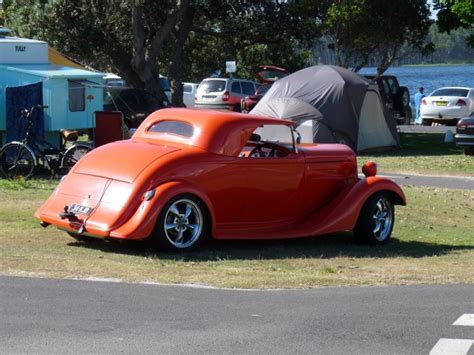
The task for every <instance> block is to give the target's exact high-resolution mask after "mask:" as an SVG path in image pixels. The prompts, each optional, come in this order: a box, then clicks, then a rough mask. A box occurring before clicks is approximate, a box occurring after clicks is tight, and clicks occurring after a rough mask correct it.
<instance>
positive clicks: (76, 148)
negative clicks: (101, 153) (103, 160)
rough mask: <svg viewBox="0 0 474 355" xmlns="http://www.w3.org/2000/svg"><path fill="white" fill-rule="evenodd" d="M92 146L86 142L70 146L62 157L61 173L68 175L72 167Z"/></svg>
mask: <svg viewBox="0 0 474 355" xmlns="http://www.w3.org/2000/svg"><path fill="white" fill-rule="evenodd" d="M91 150H92V148H91V147H90V146H88V145H86V144H74V145H73V146H72V147H70V148H68V149H67V150H66V152H65V153H64V155H63V157H62V158H61V164H60V166H59V173H60V174H62V175H66V174H67V173H69V171H70V170H71V169H72V167H73V166H74V165H75V164H76V163H77V162H78V161H79V160H80V159H81V158H82V157H83V156H84V155H86V154H87V153H89V152H90V151H91Z"/></svg>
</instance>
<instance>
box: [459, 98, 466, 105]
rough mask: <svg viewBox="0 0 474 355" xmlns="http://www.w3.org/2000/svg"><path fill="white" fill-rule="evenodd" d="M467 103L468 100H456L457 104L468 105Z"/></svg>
mask: <svg viewBox="0 0 474 355" xmlns="http://www.w3.org/2000/svg"><path fill="white" fill-rule="evenodd" d="M466 105H467V103H466V101H464V100H462V99H459V100H458V102H456V106H466Z"/></svg>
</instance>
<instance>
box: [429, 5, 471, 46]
mask: <svg viewBox="0 0 474 355" xmlns="http://www.w3.org/2000/svg"><path fill="white" fill-rule="evenodd" d="M433 5H434V8H435V10H439V11H438V21H437V24H438V27H439V29H440V31H441V32H447V33H450V31H452V30H455V29H458V28H465V29H473V28H474V2H473V1H472V0H434V1H433ZM466 42H467V43H468V45H469V46H471V47H474V34H470V35H469V36H467V37H466Z"/></svg>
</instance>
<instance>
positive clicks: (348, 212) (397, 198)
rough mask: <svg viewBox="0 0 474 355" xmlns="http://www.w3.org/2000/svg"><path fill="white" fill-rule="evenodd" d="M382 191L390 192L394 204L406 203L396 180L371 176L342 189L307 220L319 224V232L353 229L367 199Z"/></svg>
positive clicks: (314, 224) (309, 222) (315, 224)
mask: <svg viewBox="0 0 474 355" xmlns="http://www.w3.org/2000/svg"><path fill="white" fill-rule="evenodd" d="M380 191H386V192H387V193H389V194H390V196H391V197H392V201H393V203H394V204H396V205H406V198H405V194H404V193H403V191H402V189H401V188H400V186H398V185H397V184H396V183H395V182H394V181H392V180H390V179H387V178H383V177H378V176H371V177H368V178H364V179H360V180H359V181H358V182H357V183H356V184H355V185H353V186H351V187H349V188H347V189H345V190H344V191H342V192H341V193H340V194H339V196H338V197H336V198H335V199H334V200H333V201H332V202H331V203H330V204H328V205H326V206H325V207H324V208H323V210H322V211H321V210H320V211H318V212H317V213H315V214H314V215H313V216H309V218H308V220H306V221H305V222H306V223H308V224H313V226H315V227H316V226H317V234H325V233H334V232H337V231H341V230H352V229H353V228H354V227H355V225H356V223H357V219H358V218H359V214H360V211H361V209H362V206H363V205H364V203H365V201H367V199H368V198H369V197H370V196H372V195H373V194H375V193H377V192H380ZM306 223H305V224H306ZM315 232H316V231H315Z"/></svg>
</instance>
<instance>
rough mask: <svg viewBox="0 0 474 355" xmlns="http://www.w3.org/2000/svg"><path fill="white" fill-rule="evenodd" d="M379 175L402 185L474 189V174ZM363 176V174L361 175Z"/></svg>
mask: <svg viewBox="0 0 474 355" xmlns="http://www.w3.org/2000/svg"><path fill="white" fill-rule="evenodd" d="M378 175H379V176H385V177H388V178H390V179H392V180H394V181H395V182H396V183H397V184H400V185H414V186H430V187H440V188H447V189H466V190H474V176H473V177H469V176H433V175H410V174H394V173H387V174H384V173H382V172H381V173H380V174H378ZM361 177H363V175H362V176H361Z"/></svg>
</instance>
